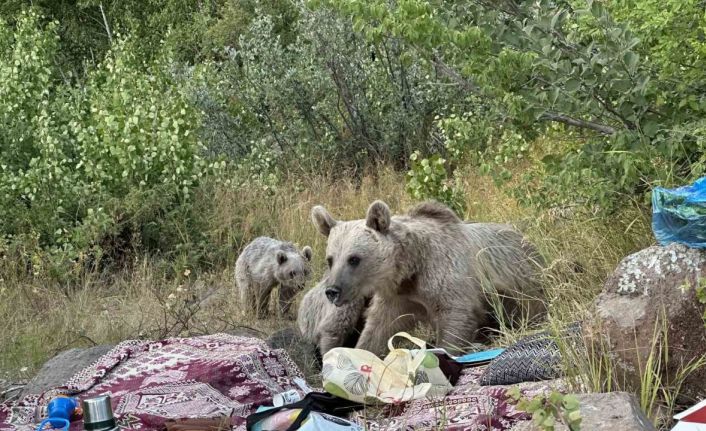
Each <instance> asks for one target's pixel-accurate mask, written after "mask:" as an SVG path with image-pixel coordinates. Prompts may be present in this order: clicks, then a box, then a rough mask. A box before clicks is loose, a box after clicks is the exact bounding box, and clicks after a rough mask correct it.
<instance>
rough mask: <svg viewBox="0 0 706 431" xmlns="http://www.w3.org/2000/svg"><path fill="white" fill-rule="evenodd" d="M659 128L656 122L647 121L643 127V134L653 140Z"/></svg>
mask: <svg viewBox="0 0 706 431" xmlns="http://www.w3.org/2000/svg"><path fill="white" fill-rule="evenodd" d="M659 126H660V125H659V124H658V123H657V122H656V121H650V120H646V121H645V122H644V124H643V125H642V133H644V134H645V136H647V137H649V138H653V137H654V136H655V135H656V134H657V132H658V131H659Z"/></svg>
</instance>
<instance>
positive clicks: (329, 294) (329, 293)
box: [326, 286, 341, 304]
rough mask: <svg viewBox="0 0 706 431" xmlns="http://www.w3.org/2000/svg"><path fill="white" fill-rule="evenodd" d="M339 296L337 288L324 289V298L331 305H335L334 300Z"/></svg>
mask: <svg viewBox="0 0 706 431" xmlns="http://www.w3.org/2000/svg"><path fill="white" fill-rule="evenodd" d="M339 296H341V288H340V287H338V286H331V287H328V288H326V298H328V300H329V301H330V302H331V303H332V304H336V300H337V299H338V297H339Z"/></svg>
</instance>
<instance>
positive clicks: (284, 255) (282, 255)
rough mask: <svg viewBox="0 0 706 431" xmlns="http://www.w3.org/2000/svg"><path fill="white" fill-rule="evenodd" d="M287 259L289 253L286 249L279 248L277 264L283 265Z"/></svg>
mask: <svg viewBox="0 0 706 431" xmlns="http://www.w3.org/2000/svg"><path fill="white" fill-rule="evenodd" d="M286 261H287V253H285V252H284V250H277V265H282V264H283V263H284V262H286Z"/></svg>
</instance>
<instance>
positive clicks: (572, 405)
mask: <svg viewBox="0 0 706 431" xmlns="http://www.w3.org/2000/svg"><path fill="white" fill-rule="evenodd" d="M562 404H563V406H564V408H565V409H566V410H576V409H578V408H579V400H578V399H576V397H575V396H573V395H565V396H564V401H563V403H562Z"/></svg>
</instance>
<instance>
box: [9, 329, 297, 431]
mask: <svg viewBox="0 0 706 431" xmlns="http://www.w3.org/2000/svg"><path fill="white" fill-rule="evenodd" d="M296 377H300V378H301V377H303V376H302V374H301V372H300V371H299V369H298V368H297V366H296V365H295V364H294V362H293V361H292V360H291V359H290V357H289V356H288V355H287V353H286V352H285V351H283V350H278V349H275V350H272V349H270V348H269V347H268V346H267V344H266V343H265V342H264V341H262V340H259V339H256V338H246V337H238V336H232V335H227V334H216V335H208V336H202V337H194V338H170V339H166V340H163V341H158V342H150V341H125V342H122V343H120V344H118V345H117V346H115V348H113V349H112V350H111V351H110V352H108V353H107V354H106V355H104V356H103V357H102V358H100V359H99V360H98V361H97V362H96V363H95V364H93V365H92V366H90V367H88V368H86V369H85V370H83V371H81V372H79V373H78V374H77V375H76V376H74V377H73V378H72V379H71V380H70V381H69V382H67V384H66V385H65V386H64V387H61V388H57V389H56V390H52V391H49V392H47V393H45V394H43V395H41V396H39V397H37V396H28V397H26V398H25V399H23V400H20V401H19V402H16V403H12V404H0V430H17V431H25V430H26V431H29V430H33V429H34V426H33V424H34V416H35V411H36V407H37V406H40V405H43V404H46V402H48V400H50V399H51V398H52V397H53V396H55V395H57V394H70V395H77V396H79V398H81V399H84V398H90V397H94V396H98V395H101V394H110V396H111V398H112V406H113V412H114V414H115V416H116V418H117V420H118V426H119V427H120V428H121V429H140V430H159V429H163V428H164V423H165V421H166V420H168V419H178V418H185V417H216V416H220V415H229V414H232V419H231V422H232V425H233V429H235V430H245V417H247V416H248V415H249V414H250V413H252V412H253V411H254V410H255V409H256V408H257V407H258V406H259V405H263V404H268V403H270V402H271V400H272V396H273V395H274V394H276V393H279V392H284V391H287V390H290V389H297V388H298V387H297V386H296V385H295V384H294V383H293V379H294V378H296ZM82 429H83V423H82V421H81V420H80V419H79V420H77V421H74V422H72V424H71V430H72V431H74V430H76V431H77V430H82Z"/></svg>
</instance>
